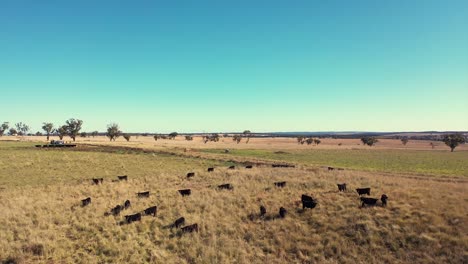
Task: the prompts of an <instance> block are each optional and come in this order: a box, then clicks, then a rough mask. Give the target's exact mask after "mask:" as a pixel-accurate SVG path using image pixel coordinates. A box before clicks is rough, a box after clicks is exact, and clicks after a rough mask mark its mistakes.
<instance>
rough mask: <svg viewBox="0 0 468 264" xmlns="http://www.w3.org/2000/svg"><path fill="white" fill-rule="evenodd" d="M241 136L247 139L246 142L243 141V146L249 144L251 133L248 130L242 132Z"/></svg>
mask: <svg viewBox="0 0 468 264" xmlns="http://www.w3.org/2000/svg"><path fill="white" fill-rule="evenodd" d="M242 134H243V135H244V137H246V138H247V140H246V141H245V144H247V143H249V140H250V137H251V136H252V132H250V130H244V132H242Z"/></svg>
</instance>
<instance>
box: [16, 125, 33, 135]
mask: <svg viewBox="0 0 468 264" xmlns="http://www.w3.org/2000/svg"><path fill="white" fill-rule="evenodd" d="M15 127H16V134H18V136H24V135H27V134H28V131H29V129H30V127H29V126H28V125H26V124H24V123H23V122H19V123H16V124H15Z"/></svg>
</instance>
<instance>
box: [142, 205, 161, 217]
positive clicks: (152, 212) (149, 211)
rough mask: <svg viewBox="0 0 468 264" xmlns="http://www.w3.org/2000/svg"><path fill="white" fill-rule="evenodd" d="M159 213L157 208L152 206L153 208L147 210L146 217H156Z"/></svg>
mask: <svg viewBox="0 0 468 264" xmlns="http://www.w3.org/2000/svg"><path fill="white" fill-rule="evenodd" d="M157 211H158V207H157V206H151V207H149V208H146V209H145V215H153V216H156V213H157Z"/></svg>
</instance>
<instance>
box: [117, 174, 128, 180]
mask: <svg viewBox="0 0 468 264" xmlns="http://www.w3.org/2000/svg"><path fill="white" fill-rule="evenodd" d="M117 178H119V181H128V177H127V175H123V176H117Z"/></svg>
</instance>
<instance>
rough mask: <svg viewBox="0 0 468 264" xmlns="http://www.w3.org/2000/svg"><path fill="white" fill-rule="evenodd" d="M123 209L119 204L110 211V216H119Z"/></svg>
mask: <svg viewBox="0 0 468 264" xmlns="http://www.w3.org/2000/svg"><path fill="white" fill-rule="evenodd" d="M123 209H124V207H123V206H121V205H120V204H119V205H117V206H116V207H114V208H112V209H111V214H112V215H119V214H120V212H121V211H122V210H123Z"/></svg>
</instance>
